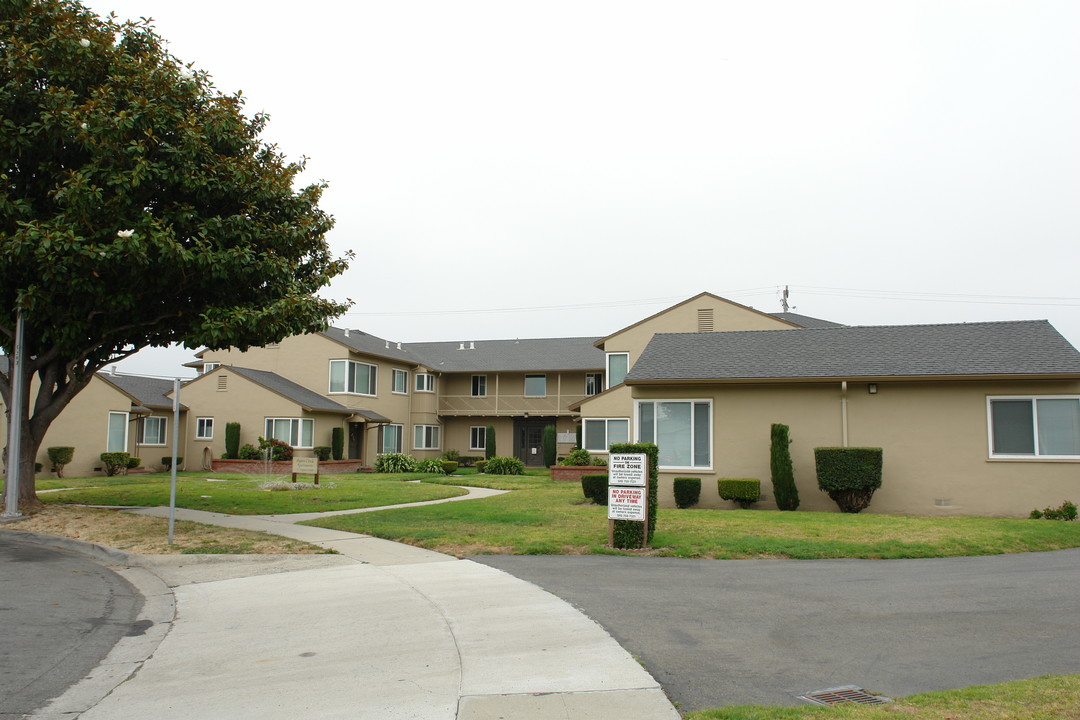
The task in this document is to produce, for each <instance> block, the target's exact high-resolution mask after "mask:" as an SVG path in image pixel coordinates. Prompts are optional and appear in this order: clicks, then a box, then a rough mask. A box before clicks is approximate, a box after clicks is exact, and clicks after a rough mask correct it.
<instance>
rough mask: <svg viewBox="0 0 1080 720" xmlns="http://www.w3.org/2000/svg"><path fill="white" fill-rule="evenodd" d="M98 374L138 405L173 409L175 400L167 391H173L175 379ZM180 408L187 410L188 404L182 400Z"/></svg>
mask: <svg viewBox="0 0 1080 720" xmlns="http://www.w3.org/2000/svg"><path fill="white" fill-rule="evenodd" d="M97 376H98V377H99V378H101V379H102V380H104V381H105V382H107V383H109V384H110V385H112V386H113V387H115V388H116V389H118V390H119V391H120V392H122V393H124V394H125V395H127V396H128V397H130V398H131V399H132V400H133V401H134V402H135V403H136V404H138V405H142V406H143V407H146V408H150V409H151V410H172V407H173V401H172V398H171V397H168V395H167V393H171V392H172V391H173V388H174V381H173V380H166V379H164V378H153V377H145V376H143V375H114V374H112V373H107V372H99V373H97ZM180 409H181V410H187V406H185V405H184V403H183V402H181V403H180Z"/></svg>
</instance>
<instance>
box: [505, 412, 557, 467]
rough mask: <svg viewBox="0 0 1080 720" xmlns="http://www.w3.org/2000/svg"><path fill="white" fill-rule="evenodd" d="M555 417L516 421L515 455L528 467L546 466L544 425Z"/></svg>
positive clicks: (550, 422) (551, 421)
mask: <svg viewBox="0 0 1080 720" xmlns="http://www.w3.org/2000/svg"><path fill="white" fill-rule="evenodd" d="M554 422H555V421H554V419H553V418H536V419H532V418H530V419H528V420H524V419H522V420H518V421H516V422H515V423H514V457H516V458H517V459H518V460H521V461H522V462H523V463H525V466H526V467H543V466H544V426H546V425H551V424H553V423H554Z"/></svg>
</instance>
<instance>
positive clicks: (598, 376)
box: [585, 373, 604, 395]
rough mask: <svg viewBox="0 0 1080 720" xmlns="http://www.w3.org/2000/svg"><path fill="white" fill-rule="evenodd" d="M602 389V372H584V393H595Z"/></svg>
mask: <svg viewBox="0 0 1080 720" xmlns="http://www.w3.org/2000/svg"><path fill="white" fill-rule="evenodd" d="M603 389H604V373H585V394H586V395H595V394H597V393H598V392H602V391H603Z"/></svg>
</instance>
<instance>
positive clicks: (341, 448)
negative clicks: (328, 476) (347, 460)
mask: <svg viewBox="0 0 1080 720" xmlns="http://www.w3.org/2000/svg"><path fill="white" fill-rule="evenodd" d="M344 453H345V428H340V427H336V428H333V429H332V430H331V431H330V455H331V457H333V458H334V459H335V460H340V459H341V458H343V457H344Z"/></svg>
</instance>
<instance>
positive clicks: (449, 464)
mask: <svg viewBox="0 0 1080 720" xmlns="http://www.w3.org/2000/svg"><path fill="white" fill-rule="evenodd" d="M439 462H440V464H441V465H442V471H443V474H444V475H453V474H454V473H456V472H457V469H458V464H457V463H456V462H454V461H453V460H440V461H439Z"/></svg>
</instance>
